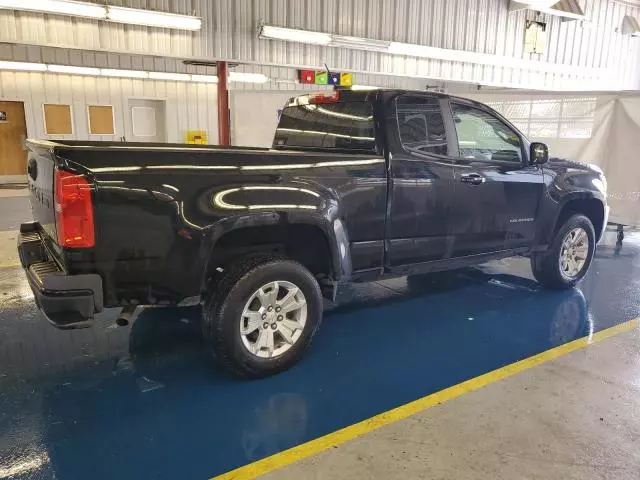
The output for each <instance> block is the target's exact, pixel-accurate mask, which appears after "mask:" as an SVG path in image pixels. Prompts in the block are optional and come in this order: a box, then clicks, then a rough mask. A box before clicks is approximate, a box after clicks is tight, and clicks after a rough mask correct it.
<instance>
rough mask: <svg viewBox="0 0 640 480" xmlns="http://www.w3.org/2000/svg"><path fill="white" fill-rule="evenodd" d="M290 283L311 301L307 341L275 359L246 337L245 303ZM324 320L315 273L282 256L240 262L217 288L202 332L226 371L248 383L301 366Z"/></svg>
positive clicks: (210, 298)
mask: <svg viewBox="0 0 640 480" xmlns="http://www.w3.org/2000/svg"><path fill="white" fill-rule="evenodd" d="M276 280H285V281H290V282H292V283H293V284H295V285H297V286H298V287H299V288H300V289H301V290H302V293H304V296H305V298H306V300H307V322H306V324H305V327H304V330H303V332H302V336H301V337H300V338H299V340H298V341H297V342H296V343H295V344H294V345H293V346H292V347H291V348H290V349H289V350H288V351H287V352H285V353H284V354H282V355H281V356H279V357H276V358H274V359H267V358H260V357H257V356H255V355H253V354H252V353H251V352H249V351H248V350H247V349H246V347H245V346H244V345H243V344H242V339H241V336H240V316H241V314H242V310H243V308H244V306H245V303H246V302H247V300H248V299H249V297H250V296H251V295H252V294H253V292H255V291H256V290H257V289H258V288H260V287H261V286H262V285H265V284H266V283H269V282H272V281H276ZM321 321H322V294H321V292H320V286H319V285H318V282H317V281H316V279H315V278H314V276H313V274H312V273H311V272H310V271H309V270H307V269H306V268H305V267H304V266H303V265H301V264H300V263H298V262H294V261H292V260H287V259H286V258H283V257H281V256H277V255H275V254H274V255H270V254H266V255H254V256H249V257H245V258H242V259H238V260H235V261H234V262H233V264H232V265H230V266H229V268H228V269H227V270H226V271H225V272H224V274H223V276H222V278H221V279H220V281H219V282H217V283H216V286H215V291H212V292H210V295H209V296H208V300H207V301H206V302H205V305H204V307H203V318H202V327H203V328H202V331H203V334H204V337H205V340H206V341H207V343H208V345H209V346H210V347H211V348H212V350H213V353H214V356H215V357H216V358H217V361H218V363H219V364H220V366H221V367H222V368H223V369H225V370H226V371H228V372H230V373H232V374H234V375H236V376H239V377H243V378H261V377H266V376H269V375H274V374H276V373H280V372H283V371H285V370H287V369H289V368H291V367H292V366H293V365H295V364H296V363H297V362H298V361H299V360H300V358H301V357H302V355H303V354H304V352H305V351H306V350H308V348H309V346H310V345H311V341H312V339H313V336H314V335H315V334H316V332H317V331H318V329H319V327H320V323H321Z"/></svg>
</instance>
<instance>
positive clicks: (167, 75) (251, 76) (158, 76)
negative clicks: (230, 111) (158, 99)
mask: <svg viewBox="0 0 640 480" xmlns="http://www.w3.org/2000/svg"><path fill="white" fill-rule="evenodd" d="M0 70H15V71H24V72H51V73H66V74H69V75H89V76H95V77H120V78H140V79H151V80H167V81H175V82H197V83H217V82H218V77H217V76H215V75H195V74H193V75H192V74H189V73H172V72H147V71H144V70H118V69H113V68H95V67H76V66H73V65H47V64H44V63H27V62H5V61H0ZM229 80H231V81H232V82H243V83H264V82H266V81H268V80H269V78H268V77H267V76H265V75H263V74H262V73H245V72H231V73H230V74H229Z"/></svg>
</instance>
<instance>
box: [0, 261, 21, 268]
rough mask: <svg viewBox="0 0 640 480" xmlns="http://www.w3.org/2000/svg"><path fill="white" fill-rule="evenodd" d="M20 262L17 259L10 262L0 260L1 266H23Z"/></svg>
mask: <svg viewBox="0 0 640 480" xmlns="http://www.w3.org/2000/svg"><path fill="white" fill-rule="evenodd" d="M21 266H22V265H20V262H19V261H18V260H16V261H8V262H0V268H17V267H21Z"/></svg>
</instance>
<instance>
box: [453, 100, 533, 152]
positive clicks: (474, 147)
mask: <svg viewBox="0 0 640 480" xmlns="http://www.w3.org/2000/svg"><path fill="white" fill-rule="evenodd" d="M451 110H452V111H453V119H454V121H455V125H456V132H457V133H458V144H459V149H460V156H461V157H462V158H469V159H476V160H485V161H500V162H521V161H522V145H521V141H520V137H519V136H518V135H517V134H516V133H515V132H514V131H513V130H512V129H511V128H509V127H508V126H507V125H506V124H505V123H504V122H502V121H501V120H500V119H499V118H497V117H494V116H493V115H491V114H489V113H487V112H485V111H483V110H480V109H478V108H473V107H469V106H467V105H460V104H456V103H452V104H451Z"/></svg>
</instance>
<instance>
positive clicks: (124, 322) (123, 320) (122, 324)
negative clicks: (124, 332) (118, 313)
mask: <svg viewBox="0 0 640 480" xmlns="http://www.w3.org/2000/svg"><path fill="white" fill-rule="evenodd" d="M116 325H118V326H119V327H128V326H129V320H127V319H126V318H122V317H118V319H117V320H116Z"/></svg>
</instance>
